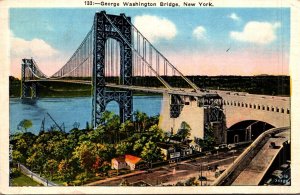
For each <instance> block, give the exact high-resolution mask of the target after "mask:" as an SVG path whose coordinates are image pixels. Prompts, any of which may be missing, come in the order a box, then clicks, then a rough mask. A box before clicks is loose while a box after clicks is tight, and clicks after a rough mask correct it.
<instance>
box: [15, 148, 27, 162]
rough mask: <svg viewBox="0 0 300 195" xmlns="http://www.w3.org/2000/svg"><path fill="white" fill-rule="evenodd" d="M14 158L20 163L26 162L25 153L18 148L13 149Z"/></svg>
mask: <svg viewBox="0 0 300 195" xmlns="http://www.w3.org/2000/svg"><path fill="white" fill-rule="evenodd" d="M12 159H13V161H14V162H20V163H25V160H26V159H25V157H24V155H23V154H22V153H21V152H19V151H18V150H13V151H12Z"/></svg>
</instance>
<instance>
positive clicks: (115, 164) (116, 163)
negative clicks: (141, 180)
mask: <svg viewBox="0 0 300 195" xmlns="http://www.w3.org/2000/svg"><path fill="white" fill-rule="evenodd" d="M111 168H112V169H116V170H119V169H127V168H128V167H127V163H126V161H125V156H119V157H117V158H113V159H111Z"/></svg>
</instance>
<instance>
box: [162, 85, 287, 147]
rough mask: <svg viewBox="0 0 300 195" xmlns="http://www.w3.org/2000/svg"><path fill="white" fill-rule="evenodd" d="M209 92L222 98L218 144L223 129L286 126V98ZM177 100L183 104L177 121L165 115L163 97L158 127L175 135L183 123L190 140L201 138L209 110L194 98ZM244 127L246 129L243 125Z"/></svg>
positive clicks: (166, 106)
mask: <svg viewBox="0 0 300 195" xmlns="http://www.w3.org/2000/svg"><path fill="white" fill-rule="evenodd" d="M209 92H210V93H216V94H218V95H219V96H220V97H221V98H222V99H221V101H222V102H221V104H222V112H223V114H224V121H223V125H217V126H218V127H217V128H222V130H219V131H217V136H220V137H221V141H220V142H227V140H226V136H227V132H226V130H227V129H230V127H232V126H234V125H235V124H238V123H240V122H243V121H247V122H248V124H253V123H254V122H256V121H260V122H263V123H266V124H268V125H269V126H272V127H285V126H290V114H291V110H290V97H282V96H268V95H255V94H249V93H243V92H231V91H220V90H215V91H214V90H211V91H209ZM181 99H182V100H183V105H182V109H181V113H180V115H179V116H178V117H177V118H171V117H170V114H169V112H170V95H169V94H164V97H163V104H162V110H161V118H160V124H159V125H160V127H161V128H162V129H164V130H166V131H171V130H173V131H174V133H176V131H177V130H178V129H179V128H180V124H181V123H182V122H183V121H185V122H187V123H188V124H189V125H190V127H191V129H192V131H191V139H193V138H194V137H198V138H201V139H203V138H204V127H205V123H206V121H207V115H208V112H209V109H208V108H206V107H201V106H199V103H198V101H199V99H197V98H195V97H189V96H183V97H181ZM249 121H250V122H251V121H253V123H249ZM245 124H247V123H245ZM244 128H247V126H245V127H244ZM222 134H223V135H222ZM215 135H216V133H215Z"/></svg>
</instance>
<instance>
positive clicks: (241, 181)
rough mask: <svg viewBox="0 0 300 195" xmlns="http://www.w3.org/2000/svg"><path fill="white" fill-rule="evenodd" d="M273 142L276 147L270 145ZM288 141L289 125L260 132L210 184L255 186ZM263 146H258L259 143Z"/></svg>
mask: <svg viewBox="0 0 300 195" xmlns="http://www.w3.org/2000/svg"><path fill="white" fill-rule="evenodd" d="M271 142H275V145H276V146H277V147H276V148H273V147H270V144H271ZM284 142H288V143H289V142H290V127H282V128H273V129H270V130H268V131H265V132H264V133H262V134H261V135H260V136H259V137H258V138H257V139H256V140H255V141H254V142H253V143H252V144H251V145H250V146H249V147H248V148H247V149H246V150H245V151H244V152H243V153H242V154H241V155H240V156H239V157H238V158H237V159H236V160H234V163H233V164H232V165H231V166H230V167H228V168H227V169H226V170H225V171H224V172H223V173H222V174H221V175H220V176H219V177H218V178H217V179H216V180H215V181H214V182H213V184H212V185H217V186H220V185H236V186H240V185H251V186H257V185H259V184H260V183H261V181H262V179H263V177H264V176H265V174H266V173H267V171H268V170H269V168H270V167H271V165H272V164H273V162H274V161H275V159H276V157H277V155H279V153H280V151H281V149H282V148H283V143H284ZM261 144H263V146H262V147H261V148H260V145H261Z"/></svg>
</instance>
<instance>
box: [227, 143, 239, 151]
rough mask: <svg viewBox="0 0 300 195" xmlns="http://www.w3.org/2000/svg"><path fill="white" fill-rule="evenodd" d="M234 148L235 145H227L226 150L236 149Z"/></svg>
mask: <svg viewBox="0 0 300 195" xmlns="http://www.w3.org/2000/svg"><path fill="white" fill-rule="evenodd" d="M236 147H237V145H236V144H228V146H227V148H228V149H229V150H231V149H233V148H236Z"/></svg>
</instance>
